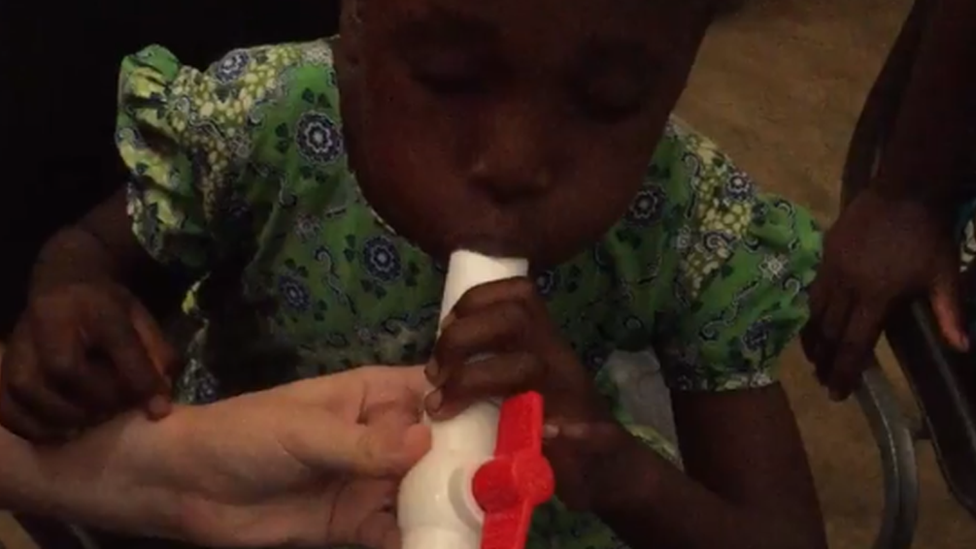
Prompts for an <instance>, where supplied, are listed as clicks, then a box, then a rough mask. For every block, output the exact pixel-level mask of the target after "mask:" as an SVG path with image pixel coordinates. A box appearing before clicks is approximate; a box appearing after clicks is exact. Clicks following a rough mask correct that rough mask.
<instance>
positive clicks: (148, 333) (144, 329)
mask: <svg viewBox="0 0 976 549" xmlns="http://www.w3.org/2000/svg"><path fill="white" fill-rule="evenodd" d="M129 315H130V317H131V319H132V327H133V328H135V331H136V333H137V334H139V339H140V341H142V344H143V346H144V347H145V349H146V353H147V354H148V355H149V360H151V361H152V363H153V366H155V367H156V370H157V371H159V372H160V373H162V374H163V375H164V376H166V377H167V378H168V377H169V376H171V375H173V374H174V373H175V372H176V369H177V367H178V364H179V355H178V354H177V352H176V350H175V349H174V348H173V346H172V345H170V344H169V341H167V340H166V336H165V335H164V334H163V330H162V328H160V326H159V323H157V322H156V319H155V318H154V317H153V316H152V314H151V313H150V312H149V311H148V310H147V309H146V308H145V307H143V306H142V304H141V303H139V302H137V301H136V302H133V304H132V307H131V310H130V312H129Z"/></svg>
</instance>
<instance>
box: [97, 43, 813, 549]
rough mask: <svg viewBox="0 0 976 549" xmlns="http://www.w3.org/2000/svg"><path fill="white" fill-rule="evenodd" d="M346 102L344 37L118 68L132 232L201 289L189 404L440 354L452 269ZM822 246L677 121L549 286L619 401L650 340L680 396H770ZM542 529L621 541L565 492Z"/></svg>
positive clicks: (555, 308) (580, 542)
mask: <svg viewBox="0 0 976 549" xmlns="http://www.w3.org/2000/svg"><path fill="white" fill-rule="evenodd" d="M338 104H339V92H338V88H337V86H336V77H335V72H334V68H333V65H332V50H331V47H330V43H329V41H328V40H321V41H316V42H311V43H303V44H285V45H275V46H265V47H258V48H253V49H247V50H237V51H234V52H231V53H230V54H228V55H227V56H226V57H224V59H222V60H220V61H218V62H217V63H215V64H214V65H213V66H211V67H210V68H209V69H208V70H206V71H204V72H201V71H198V70H196V69H193V68H190V67H186V66H183V65H181V64H180V63H179V61H178V60H177V59H176V58H175V57H174V56H173V55H172V54H171V53H170V52H168V51H167V50H165V49H163V48H161V47H158V46H154V47H150V48H147V49H145V50H143V51H141V52H139V53H137V54H135V55H133V56H130V57H128V58H127V59H126V60H125V61H124V63H123V67H122V74H121V77H120V91H119V116H118V131H117V135H116V137H117V142H118V148H119V151H120V153H121V156H122V158H123V160H124V161H125V163H126V164H127V165H128V167H129V168H130V170H131V173H132V180H131V184H130V188H129V209H130V214H131V216H132V218H133V229H134V231H135V234H136V236H137V237H138V239H139V240H140V242H141V243H142V244H143V246H145V248H146V250H148V252H149V253H150V254H152V256H153V257H155V258H156V259H158V260H159V261H161V262H163V263H165V264H167V265H170V266H172V267H173V268H175V269H180V270H182V271H184V272H186V273H189V274H192V275H193V276H195V277H197V279H199V280H200V282H199V283H198V284H197V285H196V286H195V287H194V289H193V291H192V293H191V294H190V295H189V296H188V298H187V308H188V310H189V312H190V313H191V314H193V315H195V316H197V317H198V318H199V319H201V321H202V322H203V323H204V328H203V329H202V330H201V331H200V333H199V334H198V335H197V337H196V338H195V339H194V340H193V342H192V343H191V345H190V350H189V357H190V363H189V366H188V367H187V369H186V371H185V372H184V374H183V375H182V377H181V378H180V379H179V380H178V383H177V385H176V391H177V396H178V398H179V399H181V400H182V401H184V402H188V403H205V402H210V401H213V400H215V399H219V398H226V397H228V396H231V395H234V394H238V393H241V392H245V391H250V390H257V389H262V388H267V387H269V386H272V385H275V384H279V383H284V382H287V381H291V380H294V379H299V378H303V377H308V376H317V375H324V374H329V373H332V372H337V371H341V370H344V369H347V368H352V367H356V366H361V365H365V364H417V363H422V362H424V361H425V360H426V359H427V357H428V356H429V354H430V351H431V349H432V346H433V342H434V336H435V333H436V323H437V318H438V307H439V304H440V297H441V292H442V287H443V280H444V270H443V266H441V265H438V264H436V263H435V262H433V261H432V260H431V259H430V257H428V256H427V255H425V254H424V253H423V252H422V251H421V250H419V249H418V248H416V247H415V246H414V245H413V244H411V243H410V242H408V241H406V240H405V239H403V238H401V237H400V236H398V235H397V234H396V233H395V232H393V231H392V230H391V229H390V228H389V227H388V226H387V225H386V224H384V223H383V222H382V220H381V219H379V218H378V217H377V216H376V215H375V213H374V212H373V210H372V209H371V208H370V206H369V204H368V203H367V202H366V201H365V200H364V199H363V197H362V195H361V194H360V192H359V189H358V186H357V183H356V178H355V175H354V174H353V172H352V171H351V170H350V168H349V165H348V161H347V157H346V151H345V146H344V142H343V137H342V120H341V117H340V114H339V108H338ZM820 242H821V240H820V234H819V232H818V230H817V229H816V227H815V226H814V223H813V221H812V219H811V217H810V215H809V214H808V213H807V212H806V211H804V210H802V209H800V208H798V207H796V206H794V205H793V204H791V203H789V202H787V201H785V200H783V199H780V198H777V197H774V196H770V195H766V194H763V193H761V192H760V191H759V190H757V189H756V187H755V185H754V184H753V182H752V180H751V179H750V178H749V177H748V176H747V175H746V174H744V173H743V172H742V171H740V170H739V169H738V168H736V167H735V165H733V164H732V163H731V162H730V161H729V159H728V158H727V157H726V156H725V155H723V154H722V153H721V152H719V151H718V149H717V148H716V146H715V145H714V144H713V143H712V142H710V141H708V140H707V139H705V138H703V137H701V136H700V135H698V134H696V133H694V132H693V131H691V130H690V129H688V128H686V127H685V126H684V125H683V124H682V123H681V122H679V121H677V120H675V121H673V122H672V123H670V124H669V125H668V127H667V129H666V131H665V134H664V137H663V138H662V140H661V143H660V145H659V147H658V149H657V151H656V153H655V154H654V157H653V159H651V160H650V162H649V164H648V169H647V174H646V177H645V181H644V185H643V187H642V188H641V190H640V192H639V193H638V194H637V196H636V197H635V199H634V201H633V203H632V205H631V208H630V211H629V212H628V214H627V215H626V216H625V217H624V218H623V219H621V220H620V221H619V222H618V223H617V224H616V225H615V226H614V227H612V228H611V229H610V230H609V231H608V232H607V233H606V235H605V236H604V237H603V238H602V239H601V240H600V241H599V242H596V243H594V244H593V245H592V246H591V247H590V248H588V249H585V250H582V251H581V252H580V253H579V254H578V255H577V256H576V257H575V258H574V259H572V260H571V261H568V262H567V263H565V264H563V265H560V266H559V267H557V268H555V269H553V270H550V271H547V272H542V273H538V274H537V275H536V277H537V278H536V281H537V284H538V288H539V291H540V293H541V294H542V295H543V296H544V297H545V298H546V300H547V302H548V304H549V310H550V313H551V315H552V318H553V319H554V321H555V322H556V323H557V324H558V325H559V326H560V328H561V329H562V333H563V335H564V337H565V338H566V340H567V341H568V342H569V343H570V344H571V345H572V346H573V347H574V348H575V349H576V351H577V352H578V354H579V356H580V357H581V359H582V360H583V362H584V363H585V364H586V365H587V367H588V368H590V369H591V370H592V372H593V375H594V377H595V379H596V380H597V383H598V385H599V386H600V388H601V390H603V391H604V392H605V393H606V395H607V397H608V398H609V399H611V400H612V401H616V400H617V399H616V390H615V387H614V386H613V383H612V382H611V380H610V379H609V377H608V376H607V375H606V374H605V373H604V372H602V370H601V366H602V364H603V362H604V360H605V359H606V358H607V356H608V354H609V353H610V352H611V351H612V350H614V349H623V350H640V349H645V348H648V347H654V348H655V349H656V350H657V353H658V355H659V356H660V358H661V362H662V364H663V368H664V374H665V377H666V379H667V382H668V385H669V387H670V388H671V390H673V391H728V390H737V389H746V388H752V387H761V386H764V385H768V384H770V383H772V382H773V381H774V374H773V366H774V362H775V360H776V358H777V356H778V354H779V353H780V351H781V350H782V348H783V347H784V345H786V344H787V342H789V341H790V340H791V339H792V338H793V337H794V335H795V333H796V332H797V331H798V330H799V328H800V327H801V325H802V324H803V322H804V321H805V320H806V318H807V309H806V294H805V289H806V287H807V286H808V284H809V283H810V282H811V280H812V278H813V275H814V269H815V267H816V265H817V263H818V261H819V254H820ZM618 412H619V414H618V415H619V416H620V417H621V420H622V421H623V422H624V423H625V425H628V427H629V428H631V430H632V431H633V432H634V433H635V434H637V435H638V436H641V437H642V438H643V439H644V440H645V441H646V442H647V443H648V444H651V445H652V446H654V447H655V448H656V449H657V450H658V451H659V452H660V453H661V454H662V455H664V456H665V457H667V458H668V459H672V460H673V459H675V458H676V455H675V452H674V449H673V448H671V447H670V446H668V445H667V444H666V443H664V441H663V439H662V438H661V437H658V436H657V435H656V433H654V432H653V431H650V430H648V429H646V428H642V427H640V426H637V425H634V424H633V422H632V421H630V419H629V418H627V417H625V414H624V412H623V411H622V409H620V407H619V406H618ZM535 518H536V520H535V524H534V526H533V530H532V535H531V539H530V543H529V545H528V547H529V549H542V548H546V547H568V548H573V547H578V548H580V549H583V548H595V549H609V548H616V547H623V545H622V544H621V542H620V541H618V540H616V538H614V537H613V535H612V533H610V531H609V530H608V529H606V528H605V527H604V526H603V525H602V524H600V523H599V521H597V520H596V519H595V518H594V517H592V516H588V515H579V514H572V513H569V512H568V511H566V509H565V508H563V507H562V506H561V505H560V504H559V502H558V501H554V502H551V503H550V504H549V505H547V506H545V507H544V508H543V509H541V510H540V511H539V512H538V513H537V514H536V517H535Z"/></svg>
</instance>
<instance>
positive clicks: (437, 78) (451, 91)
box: [413, 71, 487, 95]
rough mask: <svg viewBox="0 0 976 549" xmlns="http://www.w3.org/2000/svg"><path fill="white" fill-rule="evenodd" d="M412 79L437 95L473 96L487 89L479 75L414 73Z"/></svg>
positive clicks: (465, 73)
mask: <svg viewBox="0 0 976 549" xmlns="http://www.w3.org/2000/svg"><path fill="white" fill-rule="evenodd" d="M413 78H414V80H416V81H417V82H418V83H419V84H420V85H421V86H423V87H425V88H427V90H428V91H430V92H431V93H434V94H437V95H473V94H479V93H482V92H484V91H485V89H486V88H487V83H486V82H485V80H484V79H483V78H482V77H481V75H479V74H475V73H468V72H433V71H431V72H427V71H414V74H413Z"/></svg>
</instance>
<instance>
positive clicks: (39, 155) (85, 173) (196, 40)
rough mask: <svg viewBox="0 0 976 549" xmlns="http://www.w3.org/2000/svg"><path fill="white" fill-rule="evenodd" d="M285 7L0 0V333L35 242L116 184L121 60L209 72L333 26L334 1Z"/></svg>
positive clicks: (215, 0) (304, 0) (219, 0)
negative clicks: (170, 59)
mask: <svg viewBox="0 0 976 549" xmlns="http://www.w3.org/2000/svg"><path fill="white" fill-rule="evenodd" d="M286 5H287V6H288V9H280V8H279V9H275V8H277V6H272V7H271V8H270V9H268V8H257V7H254V8H250V7H249V6H250V5H249V4H243V3H240V2H230V1H228V0H207V1H205V2H200V1H192V2H191V1H189V0H169V1H168V2H165V3H164V4H160V3H149V2H122V1H120V0H102V1H101V2H99V3H98V5H97V7H96V6H94V5H92V4H89V3H85V2H62V3H58V4H53V3H49V2H44V1H32V2H3V1H0V83H2V85H0V144H2V146H0V188H2V189H3V194H2V195H0V245H2V250H0V253H2V255H0V337H2V335H3V334H4V333H6V332H7V331H8V330H9V328H10V327H11V324H12V322H13V320H14V319H15V318H16V315H17V312H18V311H19V310H20V308H21V307H22V301H23V296H24V293H25V283H26V279H27V275H28V272H29V267H30V264H31V262H32V259H33V257H34V255H35V254H36V251H37V248H38V247H39V246H40V244H41V243H42V242H43V241H44V240H45V239H46V238H47V236H48V235H50V234H51V233H52V232H53V231H54V230H56V229H57V228H58V227H60V226H61V225H63V224H65V223H68V222H70V221H72V220H74V219H76V218H77V217H79V216H80V215H81V214H83V213H84V212H85V211H87V210H88V209H89V208H90V207H91V206H92V205H94V204H95V203H96V202H98V201H99V200H100V199H101V198H103V197H105V196H107V195H108V194H110V193H111V192H112V191H113V190H114V189H116V188H117V187H118V185H120V184H121V183H122V182H123V180H124V177H125V174H124V172H123V170H122V169H121V167H120V165H119V162H118V158H117V154H116V151H115V147H114V145H113V141H112V133H113V127H114V123H115V89H116V78H117V74H118V66H119V62H120V61H121V59H122V57H123V56H124V55H126V54H128V53H132V52H134V51H136V50H138V49H140V48H141V47H143V46H146V45H148V44H152V43H158V44H162V45H165V46H167V47H169V48H170V49H172V50H173V51H174V52H175V53H176V54H177V55H178V56H179V57H180V58H181V59H182V60H183V61H184V62H186V63H188V64H192V65H195V66H206V65H207V64H209V63H210V62H211V61H213V60H215V59H216V58H217V57H219V56H220V55H221V54H223V53H224V52H226V51H227V50H230V49H233V48H235V47H241V46H248V45H258V44H263V43H274V42H286V41H300V40H308V39H313V38H318V37H322V36H328V35H330V34H333V33H334V32H335V31H336V29H337V28H338V25H337V21H338V12H339V9H338V0H292V1H290V2H287V3H286ZM255 6H257V4H255Z"/></svg>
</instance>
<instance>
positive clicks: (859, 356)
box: [827, 302, 886, 401]
mask: <svg viewBox="0 0 976 549" xmlns="http://www.w3.org/2000/svg"><path fill="white" fill-rule="evenodd" d="M885 311H886V306H885V304H883V303H866V302H862V303H861V304H860V305H858V306H857V307H854V308H853V311H852V313H851V315H850V317H849V321H848V323H847V331H846V332H845V334H844V336H843V337H842V339H841V341H840V342H839V344H838V347H837V353H836V355H835V359H834V367H833V369H832V370H831V372H830V376H829V378H828V379H827V387H828V388H829V389H830V397H831V399H832V400H835V401H840V400H844V399H846V398H847V397H849V396H850V395H851V393H852V392H853V391H854V390H855V389H856V388H857V387H858V386H859V385H860V383H861V374H862V373H863V372H864V370H865V368H867V366H868V365H869V364H870V362H869V359H870V357H871V355H872V354H873V353H874V346H875V344H876V343H877V341H878V337H880V335H881V329H882V326H883V323H884V318H885Z"/></svg>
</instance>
